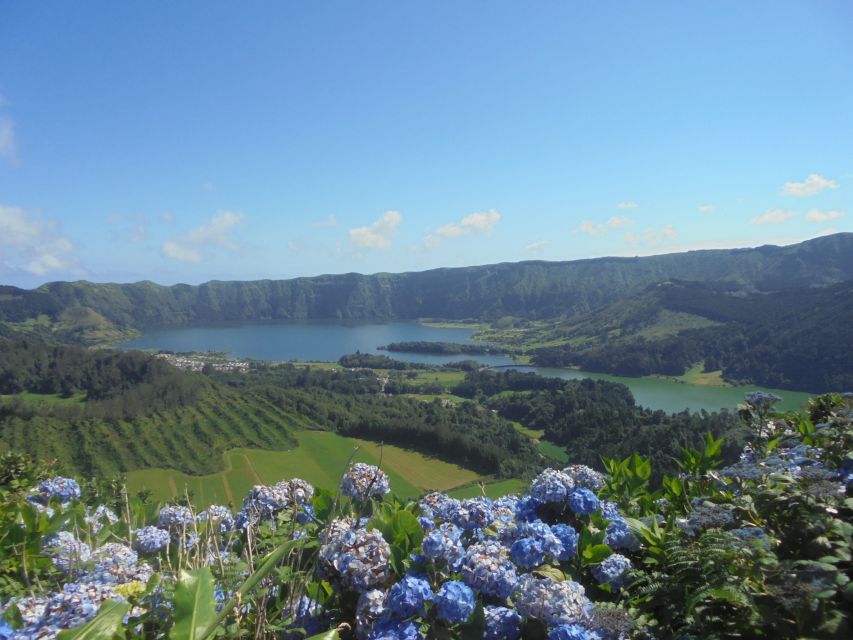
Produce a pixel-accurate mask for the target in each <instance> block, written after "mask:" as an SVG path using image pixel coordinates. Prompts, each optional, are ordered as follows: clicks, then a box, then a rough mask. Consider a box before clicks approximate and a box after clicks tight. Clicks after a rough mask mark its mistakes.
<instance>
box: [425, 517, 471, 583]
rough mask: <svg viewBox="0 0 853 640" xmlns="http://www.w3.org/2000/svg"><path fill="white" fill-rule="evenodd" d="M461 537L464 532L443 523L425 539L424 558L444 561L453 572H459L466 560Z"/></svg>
mask: <svg viewBox="0 0 853 640" xmlns="http://www.w3.org/2000/svg"><path fill="white" fill-rule="evenodd" d="M461 537H462V531H461V530H460V529H459V528H458V527H457V526H456V525H454V524H452V523H450V522H445V523H443V524H442V525H441V526H440V527H439V528H438V529H435V530H434V531H430V532H429V533H428V534H427V535H426V536H425V537H424V541H423V547H422V548H423V553H424V556H426V557H427V558H429V559H430V560H437V561H444V562H446V563H447V565H448V566H449V567H450V568H451V569H452V570H454V571H457V570H459V568H460V567H461V566H462V561H463V560H464V559H465V547H464V546H463V544H462V542H461V541H460V539H461Z"/></svg>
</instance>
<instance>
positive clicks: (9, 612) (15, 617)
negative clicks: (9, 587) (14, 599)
mask: <svg viewBox="0 0 853 640" xmlns="http://www.w3.org/2000/svg"><path fill="white" fill-rule="evenodd" d="M2 618H3V620H5V621H6V622H7V623H9V626H10V627H12V628H13V629H20V628H21V627H23V626H24V618H23V616H21V610H20V609H18V606H17V605H16V604H15V603H12V604H10V605H9V606H8V607H7V608H6V612H5V613H4V614H3V615H2Z"/></svg>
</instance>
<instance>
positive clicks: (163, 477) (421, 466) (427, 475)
mask: <svg viewBox="0 0 853 640" xmlns="http://www.w3.org/2000/svg"><path fill="white" fill-rule="evenodd" d="M294 435H295V437H296V439H297V441H298V442H299V446H298V447H295V448H294V449H291V450H289V451H264V450H259V449H245V448H240V449H232V450H230V451H228V452H227V453H226V454H225V455H224V456H223V459H224V463H225V469H224V470H223V471H221V472H219V473H213V474H209V475H204V476H192V475H188V474H185V473H181V472H179V471H175V470H173V469H143V470H138V471H131V472H129V473H128V474H127V482H128V489H129V491H130V492H131V494H133V493H135V492H137V491H139V490H141V489H149V490H150V491H151V492H152V498H153V499H154V500H159V501H167V500H170V499H172V498H174V497H176V496H178V495H183V493H184V491H185V490H189V491H191V492H192V495H193V501H194V503H195V504H196V505H198V506H207V505H210V504H214V503H223V504H228V503H231V504H232V505H234V506H235V507H239V505H240V504H241V502H242V500H243V497H244V496H245V495H246V492H247V491H248V490H249V489H250V488H251V487H252V485H255V484H273V483H275V482H278V481H279V480H285V479H288V478H294V477H298V478H302V479H304V480H307V481H308V482H310V483H312V484H314V485H315V486H318V487H322V488H325V489H329V490H334V489H335V488H336V487H337V485H338V483H339V480H340V477H341V474H343V472H344V470H345V468H346V464H347V461H348V460H349V459H350V456H353V458H352V459H353V461H355V462H366V463H369V464H376V465H378V464H380V460H381V466H382V469H383V470H384V471H385V472H386V473H387V474H388V476H389V478H390V480H391V490H392V491H393V492H394V493H396V494H398V495H400V496H402V497H406V498H414V497H417V496H419V495H421V494H423V493H425V492H427V491H432V490H438V491H447V490H449V489H451V488H453V487H460V486H463V485H468V484H471V483H472V482H475V481H477V480H478V479H480V476H479V475H478V474H477V473H475V472H474V471H471V470H469V469H464V468H462V467H460V466H458V465H454V464H449V463H447V462H442V461H441V460H437V459H435V458H429V457H427V456H424V455H422V454H419V453H415V452H412V451H407V450H405V449H401V448H399V447H394V446H390V445H385V446H380V445H379V444H377V443H375V442H368V441H365V440H358V439H355V438H345V437H343V436H339V435H337V434H334V433H330V432H325V431H297V432H296V433H295V434H294ZM356 447H358V450H357V451H355V449H356ZM353 451H355V454H354V455H353Z"/></svg>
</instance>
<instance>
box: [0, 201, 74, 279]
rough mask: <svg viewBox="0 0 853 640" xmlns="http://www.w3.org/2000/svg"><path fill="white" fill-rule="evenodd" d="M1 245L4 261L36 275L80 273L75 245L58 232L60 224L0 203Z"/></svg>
mask: <svg viewBox="0 0 853 640" xmlns="http://www.w3.org/2000/svg"><path fill="white" fill-rule="evenodd" d="M0 248H2V249H4V250H3V252H2V258H3V261H4V262H6V264H7V265H8V266H9V267H12V268H13V269H22V270H24V271H27V272H29V273H31V274H33V275H37V276H45V275H48V274H50V273H53V272H56V271H63V270H70V271H73V272H80V269H79V266H78V260H77V257H76V255H75V254H74V245H73V244H72V242H71V240H69V239H68V238H66V237H65V236H64V235H62V234H61V233H60V232H59V223H57V222H56V221H54V220H44V219H42V218H41V217H40V216H38V215H36V214H33V213H30V212H27V211H25V210H24V209H21V208H20V207H15V206H11V205H0Z"/></svg>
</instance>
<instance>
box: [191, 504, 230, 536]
mask: <svg viewBox="0 0 853 640" xmlns="http://www.w3.org/2000/svg"><path fill="white" fill-rule="evenodd" d="M198 519H199V520H200V521H202V522H205V521H209V522H212V523H213V524H214V526H216V525H218V527H219V531H220V533H226V532H228V531H231V530H232V529H233V528H234V524H235V520H234V516H233V515H231V510H230V509H229V508H228V507H225V506H222V505H219V504H213V505H210V506H209V507H208V508H207V509H205V510H204V511H202V512H201V513H200V514H198Z"/></svg>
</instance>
